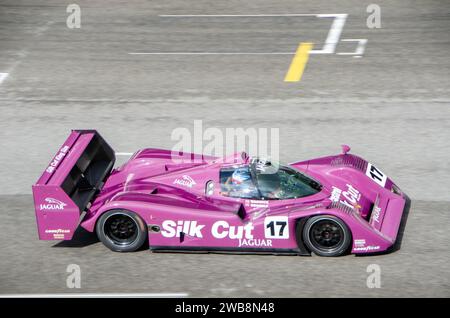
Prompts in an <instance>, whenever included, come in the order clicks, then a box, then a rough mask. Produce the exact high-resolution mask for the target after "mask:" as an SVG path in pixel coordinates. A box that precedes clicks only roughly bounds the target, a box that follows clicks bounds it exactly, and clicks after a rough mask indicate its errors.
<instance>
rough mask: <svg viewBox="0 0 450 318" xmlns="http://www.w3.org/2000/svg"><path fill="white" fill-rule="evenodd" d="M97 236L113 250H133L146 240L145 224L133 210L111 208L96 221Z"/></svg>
mask: <svg viewBox="0 0 450 318" xmlns="http://www.w3.org/2000/svg"><path fill="white" fill-rule="evenodd" d="M96 232H97V236H98V238H99V239H100V241H102V243H103V244H104V245H105V246H106V247H108V248H109V249H110V250H112V251H115V252H134V251H136V250H138V249H139V248H140V247H141V246H142V245H143V244H144V243H145V242H146V240H147V226H146V225H145V223H144V222H143V221H142V219H141V218H140V217H139V216H138V215H137V214H136V213H134V212H131V211H127V210H111V211H108V212H106V213H104V214H103V215H102V216H101V217H100V219H99V220H98V221H97V226H96Z"/></svg>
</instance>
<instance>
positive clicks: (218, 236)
mask: <svg viewBox="0 0 450 318" xmlns="http://www.w3.org/2000/svg"><path fill="white" fill-rule="evenodd" d="M349 150H350V149H349V148H348V147H346V146H344V147H343V152H342V153H341V154H337V155H332V156H327V157H322V158H317V159H312V160H306V161H300V162H294V163H291V164H289V165H279V164H277V163H272V162H270V161H268V160H263V159H259V158H250V157H249V156H248V155H247V154H246V153H244V152H243V153H237V154H234V155H231V156H228V157H225V158H215V157H210V156H202V155H200V154H198V155H197V154H186V153H173V152H171V151H169V150H162V149H142V150H139V151H137V152H136V153H134V154H133V155H132V156H131V158H130V159H129V160H128V161H127V162H126V163H125V164H123V165H121V166H119V167H116V168H115V167H114V163H115V153H114V151H113V150H112V148H111V147H110V146H109V145H108V144H107V143H106V142H105V140H104V139H103V138H102V137H101V136H100V135H99V134H98V132H96V131H94V130H74V131H72V133H71V134H70V136H69V137H68V139H67V140H66V141H65V142H64V144H63V145H62V146H61V148H60V149H59V150H58V152H57V154H56V155H55V157H54V158H53V160H52V161H51V162H50V164H49V165H48V167H47V168H46V169H45V171H44V173H43V174H42V176H41V177H40V178H39V180H38V181H37V183H36V184H34V185H33V197H34V206H35V213H36V220H37V225H38V233H39V238H40V239H41V240H71V239H72V237H73V235H74V232H75V231H76V230H77V228H78V227H79V226H81V227H83V228H84V229H86V230H87V231H90V232H94V231H95V232H96V233H97V236H98V238H99V239H100V240H101V241H102V242H103V243H104V244H105V245H106V246H107V247H109V248H110V249H111V250H113V251H120V252H130V251H135V250H137V249H139V248H141V247H142V246H146V245H147V244H148V247H149V248H150V250H152V251H206V252H242V253H272V254H297V255H309V254H310V253H311V252H313V253H315V254H317V255H320V256H339V255H343V254H345V253H354V254H368V253H376V252H385V251H388V250H390V249H391V247H392V246H393V245H394V243H395V242H396V239H397V237H398V233H399V227H400V224H401V220H402V216H403V214H404V211H405V210H406V205H407V204H406V203H407V201H408V197H407V196H406V195H405V194H404V193H403V192H402V191H401V190H400V189H399V188H398V187H397V186H396V185H395V184H394V182H393V181H392V180H391V179H390V178H388V177H387V176H386V175H385V174H384V173H383V172H382V171H381V170H380V169H378V168H377V167H376V166H374V165H373V164H371V163H369V162H367V161H366V160H364V159H362V158H360V157H358V156H355V155H352V154H349V153H348V151H349Z"/></svg>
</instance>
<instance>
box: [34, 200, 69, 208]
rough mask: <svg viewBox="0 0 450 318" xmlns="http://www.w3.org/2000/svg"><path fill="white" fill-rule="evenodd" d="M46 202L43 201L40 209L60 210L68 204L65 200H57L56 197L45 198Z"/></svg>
mask: <svg viewBox="0 0 450 318" xmlns="http://www.w3.org/2000/svg"><path fill="white" fill-rule="evenodd" d="M44 201H45V203H41V204H40V205H39V210H41V211H42V210H52V211H60V210H64V207H65V206H66V205H67V204H65V203H64V202H61V201H59V200H56V199H54V198H45V199H44Z"/></svg>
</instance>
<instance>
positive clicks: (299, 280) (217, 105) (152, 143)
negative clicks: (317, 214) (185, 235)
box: [0, 0, 450, 297]
mask: <svg viewBox="0 0 450 318" xmlns="http://www.w3.org/2000/svg"><path fill="white" fill-rule="evenodd" d="M77 3H78V4H79V5H80V7H81V10H82V11H81V12H82V16H81V28H80V29H69V28H67V26H66V18H67V15H68V14H67V13H66V6H67V3H65V2H64V1H59V0H58V1H31V0H28V1H0V73H8V76H7V77H6V78H4V79H3V81H1V83H0V111H1V115H0V136H1V153H2V154H1V156H0V166H1V167H2V168H1V179H0V184H1V187H0V200H1V204H0V213H1V222H0V241H1V242H2V244H1V247H0V269H1V270H0V293H1V294H17V293H20V294H21V293H70V292H85V293H96V292H108V293H113V292H130V293H131V292H132V293H136V292H139V293H140V292H142V293H144V292H145V293H187V294H188V295H189V296H217V297H233V296H255V297H269V296H272V297H277V296H289V297H313V296H321V297H328V296H333V297H335V296H350V297H359V296H369V297H384V296H398V297H405V296H414V297H416V296H426V297H428V296H436V297H449V296H450V270H449V268H450V267H449V262H450V257H449V255H450V253H449V252H450V250H449V244H448V230H449V228H450V217H449V213H450V202H449V201H450V196H449V190H448V189H450V178H449V171H450V164H449V163H450V160H449V154H450V138H449V135H450V110H449V106H450V89H449V74H450V62H449V57H448V52H449V50H450V41H449V37H448V34H449V32H450V22H449V21H450V19H449V18H450V5H449V3H448V1H398V2H393V1H377V4H379V5H380V7H381V10H382V11H381V13H382V15H381V23H382V27H381V29H369V28H367V27H366V18H367V15H368V14H367V13H366V7H367V5H369V4H370V3H372V1H350V0H344V1H340V2H339V3H336V2H333V3H330V1H308V2H307V3H304V2H299V1H253V0H251V1H249V0H247V1H227V2H220V3H219V2H212V1H211V2H207V1H195V2H189V3H188V2H186V1H175V0H170V1H105V2H102V1H77ZM286 13H289V14H292V13H298V14H325V13H327V14H332V13H346V14H348V16H347V20H346V22H345V25H344V27H343V30H342V34H341V39H367V40H368V42H367V44H366V47H365V51H364V54H363V55H362V56H361V57H357V58H354V57H352V56H349V55H339V54H336V53H339V52H351V51H354V49H355V43H351V42H350V43H349V42H342V41H340V42H339V43H338V44H337V46H336V51H335V53H334V54H320V55H319V54H316V55H310V58H309V61H308V64H307V66H306V69H305V73H304V75H303V78H302V79H301V81H300V82H295V83H286V82H284V81H283V79H284V76H285V74H286V71H287V69H288V67H289V65H290V63H291V60H292V57H293V54H242V53H273V52H281V53H289V52H292V53H294V52H295V51H296V49H297V47H298V45H299V43H300V42H313V43H314V49H320V48H321V47H322V45H323V44H324V42H325V39H326V36H327V34H328V31H329V29H330V24H331V22H332V19H330V18H318V17H316V16H300V17H299V16H295V17H293V16H283V15H284V14H286ZM167 14H169V15H172V14H178V15H180V14H181V15H184V14H194V15H198V14H201V15H252V14H266V15H269V16H265V17H231V16H228V17H167V16H161V15H167ZM274 15H281V16H274ZM133 52H134V53H136V52H140V53H143V52H144V53H162V54H147V55H134V54H129V53H133ZM168 52H172V53H174V52H175V53H189V52H191V53H192V52H209V53H212V52H214V53H227V52H228V53H240V54H226V55H224V54H209V55H192V54H191V55H188V54H165V53H168ZM195 119H202V120H203V126H204V127H205V128H207V127H218V128H221V129H224V128H226V127H243V128H248V127H266V128H271V127H276V128H280V149H281V150H282V152H281V159H282V160H283V161H286V162H289V161H293V160H301V159H306V158H310V157H315V156H322V155H328V154H332V153H336V152H338V151H339V145H340V144H342V143H347V144H349V145H351V146H352V152H354V153H357V154H359V155H361V156H363V157H365V158H368V159H370V161H372V162H374V163H376V164H377V166H379V167H382V169H383V171H384V172H385V173H387V174H388V175H389V176H391V177H392V178H393V179H394V180H395V181H396V182H397V183H398V184H399V185H400V187H401V188H402V189H403V190H404V191H405V192H406V193H408V194H409V196H410V197H411V199H412V204H411V209H410V213H409V218H408V221H407V224H406V228H405V232H404V237H403V242H402V246H401V249H400V250H399V251H396V252H394V253H391V254H387V255H379V256H368V257H355V256H345V257H341V258H334V259H329V258H320V257H315V256H313V257H297V256H257V255H224V254H174V253H162V254H157V253H150V252H148V251H140V252H137V253H132V254H119V253H113V252H110V251H109V250H107V249H106V248H105V247H103V245H102V244H101V243H99V242H98V241H97V240H96V238H95V236H94V235H92V234H89V233H85V232H80V233H78V235H77V238H76V240H74V241H73V242H64V243H58V242H44V241H38V240H37V233H36V226H35V220H34V211H33V206H32V198H31V184H33V183H34V182H35V180H36V179H37V177H38V176H39V174H40V173H41V171H42V170H43V169H44V167H45V166H46V164H47V163H48V161H49V160H50V158H51V157H52V156H53V155H54V153H55V151H56V149H57V147H58V146H59V145H60V144H61V143H62V142H63V140H64V139H65V138H66V136H67V135H68V133H69V130H70V129H72V128H95V129H98V130H99V131H100V132H101V133H102V135H103V136H104V137H105V139H106V140H108V141H109V143H110V144H111V145H112V146H113V148H114V149H116V151H118V152H133V151H135V150H136V149H138V148H141V147H164V148H171V147H172V146H173V143H174V141H172V140H171V138H170V136H171V132H172V131H173V129H175V128H177V127H186V128H189V129H191V128H192V127H193V122H194V120H195ZM121 160H122V159H121ZM69 264H78V265H79V266H80V267H81V273H82V276H81V289H76V290H75V289H68V288H67V287H66V278H67V275H68V274H67V273H66V268H67V266H68V265H69ZM370 264H377V265H379V266H380V268H381V288H372V289H371V288H368V287H367V286H366V279H367V277H368V275H369V274H368V273H367V272H366V269H367V266H368V265H370Z"/></svg>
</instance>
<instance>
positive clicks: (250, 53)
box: [128, 52, 295, 55]
mask: <svg viewBox="0 0 450 318" xmlns="http://www.w3.org/2000/svg"><path fill="white" fill-rule="evenodd" d="M128 54H130V55H293V54H295V52H129V53H128Z"/></svg>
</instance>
